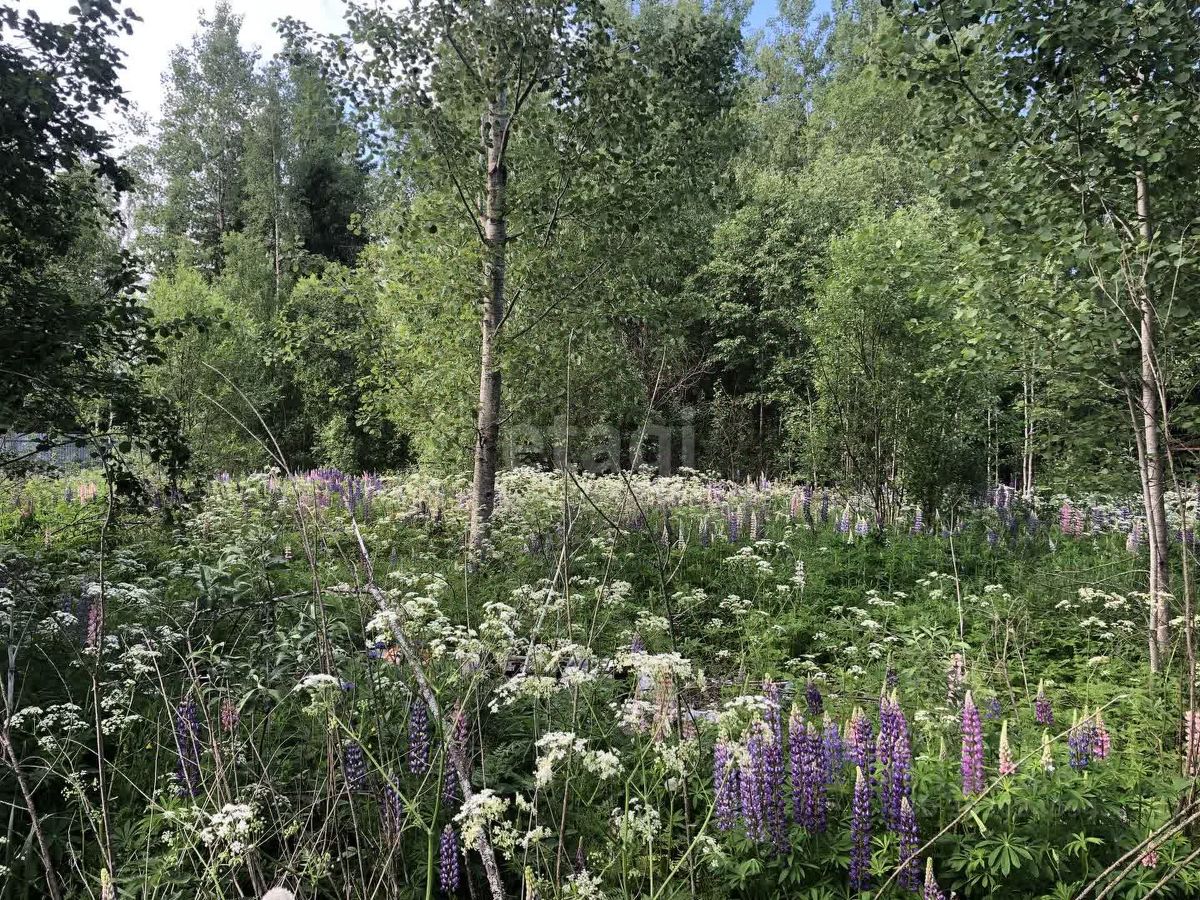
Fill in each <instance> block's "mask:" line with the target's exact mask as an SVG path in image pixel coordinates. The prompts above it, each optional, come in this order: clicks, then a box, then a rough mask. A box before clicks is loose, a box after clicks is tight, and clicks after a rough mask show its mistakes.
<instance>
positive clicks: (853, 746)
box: [847, 707, 875, 778]
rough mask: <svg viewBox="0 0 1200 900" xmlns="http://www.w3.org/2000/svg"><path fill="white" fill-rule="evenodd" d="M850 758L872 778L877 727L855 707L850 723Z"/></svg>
mask: <svg viewBox="0 0 1200 900" xmlns="http://www.w3.org/2000/svg"><path fill="white" fill-rule="evenodd" d="M848 727H849V731H850V735H849V741H848V742H847V743H848V744H849V747H848V751H849V752H848V756H849V757H850V762H851V763H852V764H853V765H855V766H858V767H859V768H860V769H862V770H863V771H864V772H866V773H867V777H868V778H870V777H871V775H872V772H873V770H874V767H875V739H874V736H875V727H874V726H873V725H872V724H871V720H870V719H868V718H867V715H866V713H864V712H863V711H862V710H861V709H860V708H858V707H855V709H854V712H853V713H852V714H851V716H850V723H849V726H848Z"/></svg>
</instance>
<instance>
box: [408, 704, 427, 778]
mask: <svg viewBox="0 0 1200 900" xmlns="http://www.w3.org/2000/svg"><path fill="white" fill-rule="evenodd" d="M429 749H430V737H429V708H428V707H427V706H426V705H425V701H424V700H423V699H421V697H420V696H417V695H414V696H413V700H412V706H411V707H410V708H409V711H408V771H410V772H412V774H414V775H424V774H425V773H426V772H428V771H429Z"/></svg>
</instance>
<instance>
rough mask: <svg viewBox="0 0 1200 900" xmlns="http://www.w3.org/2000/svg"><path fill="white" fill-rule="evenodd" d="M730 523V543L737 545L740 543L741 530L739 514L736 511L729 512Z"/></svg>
mask: <svg viewBox="0 0 1200 900" xmlns="http://www.w3.org/2000/svg"><path fill="white" fill-rule="evenodd" d="M728 523H729V543H731V544H736V543H737V542H738V532H739V530H740V523H739V522H738V514H737V512H736V511H735V510H732V509H731V510H730V511H729V516H728Z"/></svg>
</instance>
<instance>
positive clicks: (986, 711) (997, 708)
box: [983, 697, 1004, 721]
mask: <svg viewBox="0 0 1200 900" xmlns="http://www.w3.org/2000/svg"><path fill="white" fill-rule="evenodd" d="M1002 715H1004V707H1003V706H1001V705H1000V698H999V697H988V699H987V703H986V704H985V705H984V707H983V718H984V719H986V720H987V721H994V720H996V719H999V718H1000V717H1001V716H1002Z"/></svg>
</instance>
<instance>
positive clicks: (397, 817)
mask: <svg viewBox="0 0 1200 900" xmlns="http://www.w3.org/2000/svg"><path fill="white" fill-rule="evenodd" d="M393 783H394V782H393V779H391V778H389V779H388V780H387V783H386V784H384V786H383V801H382V803H381V805H380V819H381V820H382V823H383V831H384V834H386V835H387V836H388V837H389V838H391V839H392V840H396V839H397V838H399V837H400V829H401V827H402V826H403V824H404V801H403V800H401V799H400V793H399V791H397V790H396V788H395V787H393Z"/></svg>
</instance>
